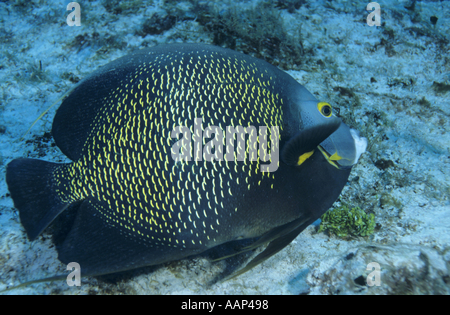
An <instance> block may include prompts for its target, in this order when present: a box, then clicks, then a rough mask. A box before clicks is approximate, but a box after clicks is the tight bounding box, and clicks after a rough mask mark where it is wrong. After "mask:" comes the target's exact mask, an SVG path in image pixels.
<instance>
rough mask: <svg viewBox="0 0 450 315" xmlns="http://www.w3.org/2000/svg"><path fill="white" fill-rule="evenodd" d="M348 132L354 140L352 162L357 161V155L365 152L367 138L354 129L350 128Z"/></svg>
mask: <svg viewBox="0 0 450 315" xmlns="http://www.w3.org/2000/svg"><path fill="white" fill-rule="evenodd" d="M350 134H351V135H352V137H353V140H354V141H355V151H356V153H355V160H354V161H353V164H356V163H358V160H359V157H360V156H361V154H363V153H364V152H366V148H367V139H366V138H364V137H360V136H359V131H358V130H355V129H350Z"/></svg>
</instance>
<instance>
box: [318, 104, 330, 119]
mask: <svg viewBox="0 0 450 315" xmlns="http://www.w3.org/2000/svg"><path fill="white" fill-rule="evenodd" d="M317 108H318V109H319V112H320V113H321V114H322V115H323V116H325V117H327V118H329V117H331V115H332V114H333V110H332V109H331V105H330V104H328V103H326V102H320V103H318V104H317Z"/></svg>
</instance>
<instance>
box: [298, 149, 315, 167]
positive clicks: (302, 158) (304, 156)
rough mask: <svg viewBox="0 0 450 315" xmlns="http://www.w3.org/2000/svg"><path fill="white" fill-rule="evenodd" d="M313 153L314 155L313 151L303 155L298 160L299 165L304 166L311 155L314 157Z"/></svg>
mask: <svg viewBox="0 0 450 315" xmlns="http://www.w3.org/2000/svg"><path fill="white" fill-rule="evenodd" d="M313 153H314V150H312V151H310V152H306V153H303V154H302V155H300V156H299V158H298V162H297V165H302V164H303V162H305V161H306V160H307V159H308V158H309V157H310V156H311V155H313Z"/></svg>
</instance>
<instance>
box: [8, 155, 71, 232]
mask: <svg viewBox="0 0 450 315" xmlns="http://www.w3.org/2000/svg"><path fill="white" fill-rule="evenodd" d="M59 166H61V164H56V163H51V162H46V161H42V160H36V159H25V158H20V159H16V160H13V161H11V162H10V163H9V164H8V165H7V167H6V183H7V184H8V189H9V192H10V193H11V198H12V199H13V201H14V206H15V207H16V208H17V209H18V210H19V216H20V221H21V222H22V225H23V227H24V228H25V230H26V232H27V235H28V238H29V239H30V240H33V239H35V238H36V237H37V236H38V235H39V234H41V232H42V231H43V230H44V229H45V228H46V227H47V226H49V224H50V223H52V221H53V220H54V219H55V218H56V217H57V216H58V215H59V214H60V213H61V212H63V211H64V210H65V209H66V208H67V207H68V206H69V205H70V204H69V203H67V202H63V201H62V200H61V199H60V198H59V197H58V195H57V193H56V189H55V185H54V183H53V179H52V174H53V171H54V170H55V169H56V168H57V167H59Z"/></svg>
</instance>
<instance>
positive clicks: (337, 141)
mask: <svg viewBox="0 0 450 315" xmlns="http://www.w3.org/2000/svg"><path fill="white" fill-rule="evenodd" d="M318 148H319V150H320V152H322V154H323V155H324V156H325V158H326V160H327V161H328V162H329V163H330V164H331V165H333V166H335V167H337V168H339V169H341V168H344V169H345V168H351V167H352V166H353V165H355V164H356V163H357V162H358V160H359V158H360V157H361V154H363V153H364V152H365V151H366V148H367V139H366V138H365V137H362V136H360V134H359V132H358V131H357V130H355V129H350V128H349V127H348V126H347V125H346V124H344V123H341V125H340V126H339V128H338V129H337V130H336V131H335V132H334V133H332V134H331V135H330V136H329V137H328V138H327V139H325V140H324V141H323V142H322V143H320V145H319V147H318Z"/></svg>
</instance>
